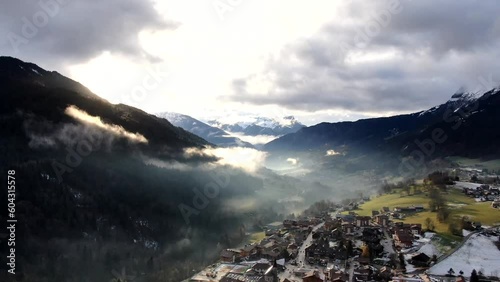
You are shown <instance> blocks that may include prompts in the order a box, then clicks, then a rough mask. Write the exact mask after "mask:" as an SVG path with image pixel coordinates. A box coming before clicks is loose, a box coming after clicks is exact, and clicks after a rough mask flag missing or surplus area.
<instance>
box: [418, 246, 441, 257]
mask: <svg viewBox="0 0 500 282" xmlns="http://www.w3.org/2000/svg"><path fill="white" fill-rule="evenodd" d="M418 252H419V253H424V254H426V255H427V256H429V257H432V256H434V255H435V256H436V257H439V256H441V252H440V251H439V250H438V249H437V248H436V246H434V244H432V243H427V244H425V245H423V246H422V247H421V248H420V249H418Z"/></svg>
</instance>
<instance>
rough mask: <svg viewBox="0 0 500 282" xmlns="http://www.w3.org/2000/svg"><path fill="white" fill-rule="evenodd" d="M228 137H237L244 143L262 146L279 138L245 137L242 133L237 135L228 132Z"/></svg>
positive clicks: (263, 136)
mask: <svg viewBox="0 0 500 282" xmlns="http://www.w3.org/2000/svg"><path fill="white" fill-rule="evenodd" d="M229 133H230V135H228V136H233V137H237V138H239V139H241V140H243V141H245V142H248V143H250V144H253V145H262V144H267V143H269V142H271V141H273V140H274V139H276V138H278V137H279V136H273V135H255V136H251V135H245V134H243V133H238V132H229Z"/></svg>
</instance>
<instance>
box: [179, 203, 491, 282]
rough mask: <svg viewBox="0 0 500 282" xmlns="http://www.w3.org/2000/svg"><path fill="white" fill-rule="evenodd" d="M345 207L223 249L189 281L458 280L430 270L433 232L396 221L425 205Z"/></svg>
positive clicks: (434, 259) (435, 255)
mask: <svg viewBox="0 0 500 282" xmlns="http://www.w3.org/2000/svg"><path fill="white" fill-rule="evenodd" d="M346 208H347V209H348V207H338V209H337V210H335V211H333V212H327V213H323V214H321V215H317V216H315V217H310V218H302V219H297V220H284V221H283V223H282V225H281V226H280V227H279V228H275V229H269V230H267V232H266V234H267V236H266V237H265V238H264V239H263V240H261V241H260V242H258V243H254V244H248V245H245V246H244V247H243V248H239V249H225V250H223V251H222V252H221V254H220V262H219V263H216V264H214V265H211V266H210V267H208V268H206V269H205V270H203V271H201V272H200V273H198V274H197V275H195V276H193V277H192V278H191V279H190V280H189V281H192V282H212V281H214V282H215V281H221V282H236V281H252V282H254V281H255V282H261V281H269V282H271V281H273V282H274V281H285V282H286V281H289V282H295V281H302V282H320V281H321V282H324V281H339V282H341V281H346V282H347V281H349V282H361V281H426V282H427V281H460V279H459V277H455V276H453V277H452V279H450V277H440V276H434V277H430V276H429V275H428V274H426V270H427V269H428V267H429V266H430V265H432V264H434V263H436V262H437V261H438V257H439V256H440V255H441V254H440V253H439V251H437V250H436V249H435V247H433V246H432V244H430V240H431V238H432V236H433V233H429V232H427V233H424V232H423V229H422V226H421V224H408V223H402V222H399V221H397V218H398V217H399V216H400V215H401V214H402V213H405V212H408V211H411V212H415V211H417V212H418V211H419V210H420V209H421V207H419V206H417V207H399V208H395V209H393V210H390V209H389V208H387V207H384V208H383V209H382V210H380V211H372V214H373V216H371V217H370V216H358V215H356V214H355V212H352V211H351V212H349V213H348V214H342V213H340V212H341V211H344V209H346ZM275 227H276V226H275ZM480 228H481V227H478V229H480ZM495 232H497V233H495V234H496V236H498V235H499V234H500V233H498V231H495Z"/></svg>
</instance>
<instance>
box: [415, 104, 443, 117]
mask: <svg viewBox="0 0 500 282" xmlns="http://www.w3.org/2000/svg"><path fill="white" fill-rule="evenodd" d="M439 107H440V105H439V106H435V107H433V108H430V109H428V110H427V111H423V112H421V113H420V114H418V116H423V115H425V114H429V113H432V112H435V111H436V110H437V109H439Z"/></svg>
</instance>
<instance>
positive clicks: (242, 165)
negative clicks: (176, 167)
mask: <svg viewBox="0 0 500 282" xmlns="http://www.w3.org/2000/svg"><path fill="white" fill-rule="evenodd" d="M184 155H185V157H187V158H190V157H210V156H213V157H215V158H216V159H217V160H216V161H214V162H212V164H215V165H223V166H225V165H228V166H231V167H234V168H238V169H242V170H244V171H246V172H249V173H255V172H256V171H257V170H258V169H259V168H261V167H262V165H263V163H264V161H265V160H266V157H267V153H265V152H261V151H258V150H255V149H252V148H243V147H232V148H212V147H208V148H203V149H199V148H187V149H185V151H184Z"/></svg>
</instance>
